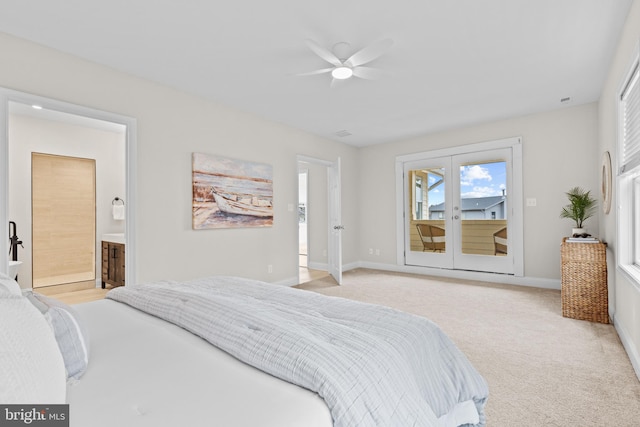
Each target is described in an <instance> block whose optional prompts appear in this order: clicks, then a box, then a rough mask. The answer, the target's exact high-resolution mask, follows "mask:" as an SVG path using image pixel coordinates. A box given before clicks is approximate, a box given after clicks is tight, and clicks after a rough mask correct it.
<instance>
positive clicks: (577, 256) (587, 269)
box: [560, 238, 609, 323]
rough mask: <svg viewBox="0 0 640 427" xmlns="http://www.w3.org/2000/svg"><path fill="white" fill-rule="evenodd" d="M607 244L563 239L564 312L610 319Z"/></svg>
mask: <svg viewBox="0 0 640 427" xmlns="http://www.w3.org/2000/svg"><path fill="white" fill-rule="evenodd" d="M606 251H607V245H606V244H605V243H602V242H597V243H582V242H569V241H567V239H566V238H565V239H563V240H562V246H561V249H560V252H561V255H562V315H563V316H564V317H570V318H573V319H580V320H588V321H591V322H600V323H609V294H608V290H607V253H606Z"/></svg>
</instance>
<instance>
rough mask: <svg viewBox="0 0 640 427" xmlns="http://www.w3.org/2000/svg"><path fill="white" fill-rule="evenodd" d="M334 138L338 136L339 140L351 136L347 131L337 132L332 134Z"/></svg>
mask: <svg viewBox="0 0 640 427" xmlns="http://www.w3.org/2000/svg"><path fill="white" fill-rule="evenodd" d="M334 135H335V136H338V137H340V138H344V137H346V136H351V135H353V134H352V133H351V132H349V131H348V130H344V129H343V130H339V131H338V132H336V133H334Z"/></svg>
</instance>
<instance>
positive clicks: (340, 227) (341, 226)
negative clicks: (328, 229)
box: [333, 225, 344, 230]
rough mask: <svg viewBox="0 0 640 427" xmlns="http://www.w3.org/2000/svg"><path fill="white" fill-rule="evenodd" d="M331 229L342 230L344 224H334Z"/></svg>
mask: <svg viewBox="0 0 640 427" xmlns="http://www.w3.org/2000/svg"><path fill="white" fill-rule="evenodd" d="M333 229H334V230H344V225H334V226H333Z"/></svg>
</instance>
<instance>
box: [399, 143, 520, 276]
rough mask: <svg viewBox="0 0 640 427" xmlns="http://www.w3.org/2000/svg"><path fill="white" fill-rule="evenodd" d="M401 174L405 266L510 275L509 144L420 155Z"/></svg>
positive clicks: (406, 163) (511, 259) (511, 231)
mask: <svg viewBox="0 0 640 427" xmlns="http://www.w3.org/2000/svg"><path fill="white" fill-rule="evenodd" d="M403 177H404V183H403V187H404V210H405V215H404V237H405V239H404V240H405V248H404V254H405V264H406V265H416V266H425V267H438V268H448V269H457V270H472V271H485V272H494V273H506V274H514V250H513V249H514V248H513V244H512V243H513V240H514V239H513V236H514V222H513V221H512V219H513V215H514V214H516V215H517V214H518V213H519V210H517V211H516V210H514V209H513V208H514V207H513V206H511V203H510V195H511V191H512V188H513V187H514V186H513V153H512V148H511V147H505V148H497V149H488V150H482V151H472V152H466V153H465V152H461V153H458V154H453V155H444V156H443V155H439V156H433V157H430V156H425V157H423V158H420V159H416V160H412V161H407V162H404V170H403ZM516 223H517V222H516Z"/></svg>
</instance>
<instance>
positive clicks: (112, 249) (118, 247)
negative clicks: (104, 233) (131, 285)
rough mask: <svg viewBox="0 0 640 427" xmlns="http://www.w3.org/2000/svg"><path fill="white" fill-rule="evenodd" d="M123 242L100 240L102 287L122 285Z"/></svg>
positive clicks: (123, 271) (123, 264) (123, 266)
mask: <svg viewBox="0 0 640 427" xmlns="http://www.w3.org/2000/svg"><path fill="white" fill-rule="evenodd" d="M124 273H125V263H124V243H115V242H108V241H105V240H103V241H102V288H103V289H104V288H105V286H106V285H107V284H109V285H111V286H124V276H125V274H124Z"/></svg>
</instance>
